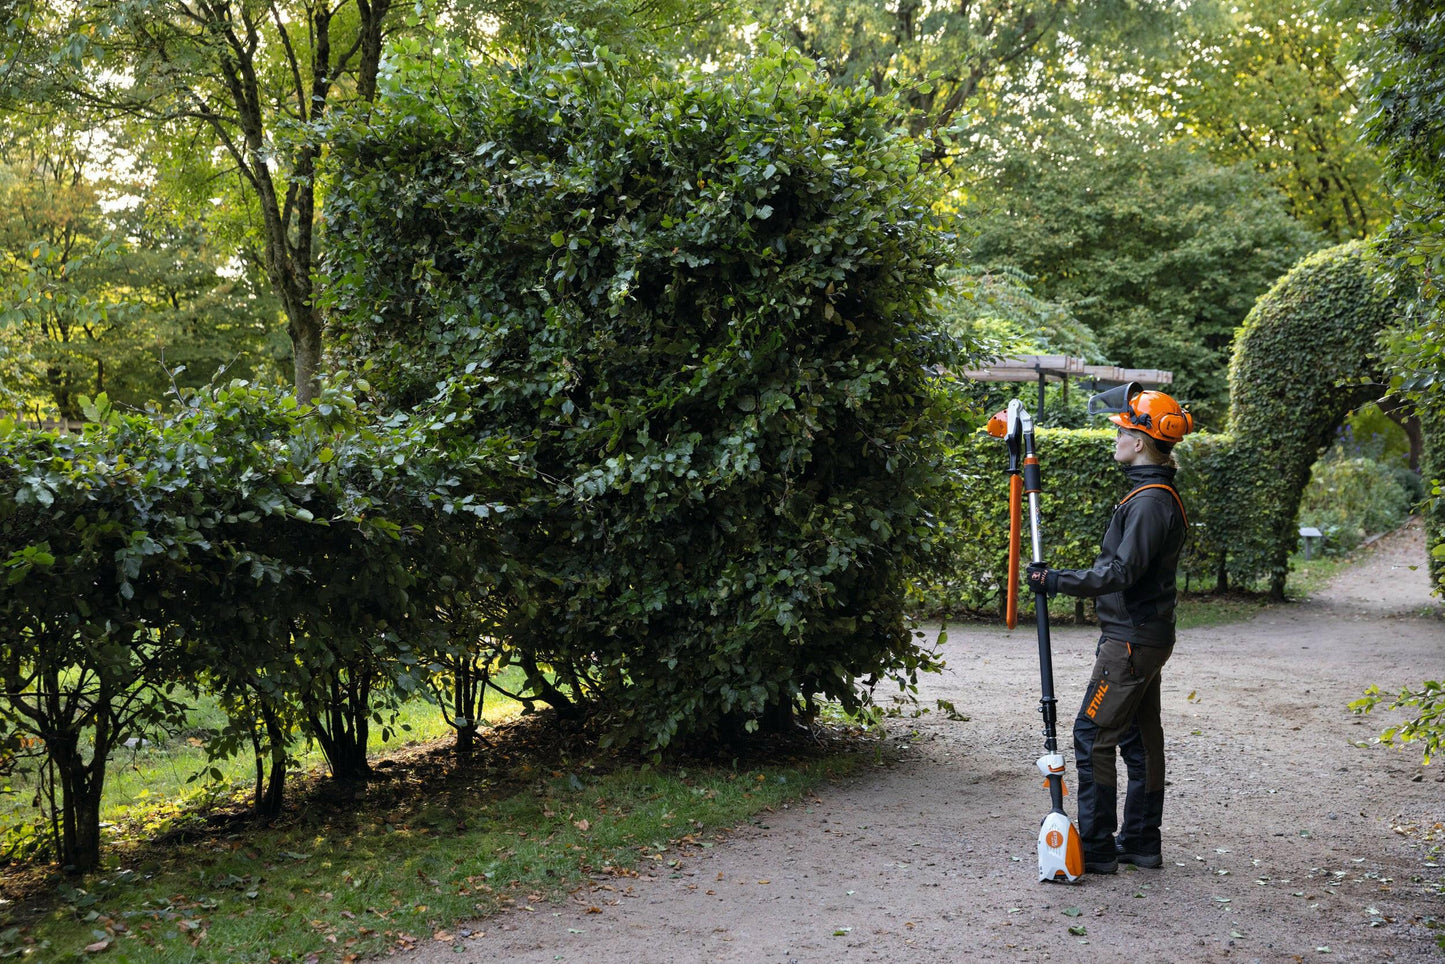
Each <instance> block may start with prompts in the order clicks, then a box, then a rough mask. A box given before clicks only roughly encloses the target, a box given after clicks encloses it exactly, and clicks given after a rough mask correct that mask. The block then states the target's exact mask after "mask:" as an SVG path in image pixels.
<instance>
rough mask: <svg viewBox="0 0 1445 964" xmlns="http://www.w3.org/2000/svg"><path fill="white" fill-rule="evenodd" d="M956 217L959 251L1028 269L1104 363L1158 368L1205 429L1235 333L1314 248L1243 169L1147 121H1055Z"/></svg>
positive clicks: (1212, 420)
mask: <svg viewBox="0 0 1445 964" xmlns="http://www.w3.org/2000/svg"><path fill="white" fill-rule="evenodd" d="M966 212H967V213H969V214H972V215H974V216H976V218H977V224H978V231H979V234H978V238H977V240H976V241H975V242H974V243H973V245H972V252H971V254H972V257H973V258H975V259H977V260H978V261H980V262H982V263H984V264H990V265H993V264H1004V265H1017V266H1018V267H1021V268H1022V269H1023V270H1025V271H1026V272H1028V273H1029V275H1031V276H1033V277H1034V278H1035V279H1036V280H1035V282H1034V284H1033V290H1034V293H1035V294H1036V295H1037V296H1038V297H1040V298H1043V299H1046V300H1048V301H1050V302H1057V303H1060V304H1063V305H1066V306H1067V307H1068V308H1069V310H1070V311H1071V312H1072V313H1073V315H1074V316H1075V317H1077V318H1078V319H1079V320H1080V321H1082V322H1083V323H1084V324H1085V325H1087V326H1088V327H1089V328H1090V329H1092V330H1093V331H1094V332H1095V334H1096V336H1097V337H1098V339H1099V342H1100V344H1101V345H1102V347H1103V351H1104V354H1105V355H1107V356H1108V358H1109V359H1111V360H1112V361H1113V362H1115V363H1116V364H1120V365H1128V366H1132V367H1136V368H1163V369H1168V370H1172V371H1173V372H1174V377H1175V382H1174V387H1173V388H1171V393H1173V394H1175V396H1176V397H1178V398H1179V399H1180V400H1181V401H1183V402H1184V403H1185V404H1186V405H1188V406H1189V408H1190V409H1191V411H1192V412H1193V413H1194V414H1195V417H1196V421H1197V422H1198V423H1199V424H1201V425H1202V426H1206V427H1211V426H1212V427H1218V426H1220V425H1221V424H1222V422H1223V421H1224V416H1225V412H1226V406H1225V368H1226V362H1227V357H1228V352H1229V349H1230V345H1231V343H1232V342H1233V339H1234V332H1235V329H1236V328H1237V327H1238V325H1239V323H1240V321H1241V320H1242V319H1243V318H1244V316H1245V314H1246V313H1247V312H1248V311H1249V309H1250V306H1251V305H1252V304H1253V302H1254V299H1255V298H1256V297H1257V296H1258V295H1259V294H1261V293H1263V292H1264V291H1265V290H1266V289H1267V288H1268V287H1269V285H1270V284H1271V283H1273V281H1274V280H1275V279H1277V278H1278V277H1279V276H1280V275H1281V274H1283V273H1284V272H1285V271H1286V270H1287V269H1288V268H1289V266H1290V265H1292V264H1293V263H1294V262H1295V261H1296V260H1297V259H1298V258H1299V257H1300V256H1302V255H1303V254H1305V253H1307V252H1308V251H1310V250H1312V249H1313V248H1314V247H1315V245H1316V243H1317V242H1316V239H1315V237H1314V235H1313V234H1312V233H1311V232H1309V231H1308V230H1307V229H1305V228H1304V227H1302V226H1301V225H1300V224H1299V223H1298V222H1296V221H1295V220H1293V219H1292V218H1290V217H1289V216H1288V215H1287V214H1286V213H1285V212H1284V210H1283V209H1282V207H1281V205H1280V202H1279V198H1278V196H1277V195H1275V194H1274V193H1273V191H1272V190H1271V189H1270V188H1269V187H1268V185H1267V184H1266V183H1265V182H1264V181H1263V179H1262V178H1261V177H1260V176H1259V175H1258V174H1257V173H1255V172H1254V171H1253V170H1251V169H1249V168H1247V167H1245V166H1235V167H1220V166H1218V165H1216V164H1214V163H1212V162H1211V161H1209V160H1208V158H1207V156H1206V155H1205V153H1204V151H1203V150H1202V149H1201V147H1200V145H1198V144H1195V143H1192V142H1187V141H1184V142H1181V141H1174V142H1171V141H1169V140H1168V139H1167V134H1166V132H1163V131H1160V130H1158V129H1153V128H1148V129H1144V130H1141V131H1137V132H1134V133H1119V132H1115V131H1111V130H1109V129H1107V128H1106V127H1104V126H1103V125H1095V126H1093V127H1091V128H1088V129H1086V130H1084V131H1082V132H1080V131H1076V130H1075V129H1074V127H1073V124H1072V123H1065V124H1059V125H1057V126H1056V127H1055V128H1053V129H1051V131H1050V132H1049V134H1048V135H1047V139H1046V140H1044V142H1043V143H1042V144H1041V145H1040V147H1039V148H1038V149H1036V150H1031V151H1027V152H1014V153H1010V154H1008V155H1007V156H1006V157H1004V158H1003V159H1002V160H1001V161H1000V163H999V165H998V168H997V170H996V171H995V172H994V173H993V174H992V175H991V176H989V177H988V179H987V180H985V181H984V182H983V183H982V184H980V185H978V186H977V187H976V189H975V192H974V195H973V197H972V198H971V200H970V203H969V205H968V207H967V208H966Z"/></svg>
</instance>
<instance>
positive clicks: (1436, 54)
mask: <svg viewBox="0 0 1445 964" xmlns="http://www.w3.org/2000/svg"><path fill="white" fill-rule="evenodd" d="M1379 26H1380V34H1379V42H1378V45H1377V47H1376V49H1375V52H1374V57H1373V61H1372V67H1373V68H1374V75H1373V77H1372V78H1371V82H1370V90H1369V97H1368V100H1367V108H1366V113H1367V117H1366V120H1365V124H1366V127H1367V129H1368V131H1369V136H1370V140H1371V141H1372V142H1373V143H1374V145H1375V146H1376V147H1378V148H1380V149H1381V150H1382V151H1383V152H1384V166H1385V170H1386V174H1387V180H1388V183H1389V187H1390V190H1391V193H1392V194H1393V195H1394V196H1395V200H1396V204H1397V208H1396V213H1395V218H1394V220H1393V221H1392V222H1391V224H1390V226H1389V229H1388V231H1387V232H1386V234H1385V236H1384V238H1382V241H1381V247H1382V253H1383V255H1384V264H1385V272H1386V280H1387V282H1388V283H1389V284H1391V285H1392V286H1393V287H1394V288H1395V290H1396V291H1397V292H1399V294H1400V296H1401V299H1402V300H1401V307H1402V309H1403V310H1402V315H1403V317H1402V318H1401V319H1400V323H1399V324H1398V325H1397V326H1396V327H1395V328H1394V329H1393V330H1392V331H1391V332H1390V333H1389V335H1388V337H1387V339H1386V347H1387V355H1386V357H1387V358H1388V360H1389V362H1390V365H1391V368H1392V370H1393V372H1394V378H1393V379H1392V387H1393V388H1394V389H1395V391H1396V392H1397V393H1399V394H1401V395H1403V396H1404V397H1405V398H1407V399H1409V400H1411V401H1413V402H1414V403H1415V405H1416V407H1417V409H1418V411H1419V412H1420V416H1421V420H1422V423H1423V424H1424V425H1425V426H1426V428H1427V431H1432V432H1433V433H1434V434H1435V437H1436V438H1440V437H1441V436H1440V434H1439V433H1441V432H1445V321H1442V317H1445V316H1442V305H1445V297H1442V289H1441V280H1440V279H1441V278H1442V276H1445V240H1442V235H1441V230H1440V228H1441V225H1442V224H1445V97H1442V95H1441V91H1442V89H1445V15H1442V13H1441V11H1440V10H1439V8H1438V6H1437V5H1436V4H1433V3H1427V2H1420V0H1394V2H1392V3H1391V4H1389V7H1388V10H1387V11H1386V12H1384V13H1383V14H1382V15H1381V17H1380V23H1379ZM1421 469H1422V470H1423V471H1424V474H1425V477H1426V478H1427V479H1431V480H1434V483H1435V485H1436V486H1438V485H1439V482H1440V480H1441V479H1445V445H1441V446H1437V447H1436V450H1435V451H1434V452H1433V453H1431V452H1428V451H1427V453H1426V459H1425V461H1424V462H1423V463H1422V465H1421ZM1438 496H1439V493H1438V492H1437V493H1436V498H1435V499H1434V500H1433V502H1432V505H1431V509H1430V515H1429V518H1430V529H1431V531H1430V534H1429V539H1430V546H1431V553H1432V554H1431V567H1432V572H1434V574H1435V577H1436V579H1437V580H1440V581H1442V582H1445V548H1442V547H1445V503H1442V502H1441V500H1440V498H1439V497H1438Z"/></svg>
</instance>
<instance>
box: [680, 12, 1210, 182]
mask: <svg viewBox="0 0 1445 964" xmlns="http://www.w3.org/2000/svg"><path fill="white" fill-rule="evenodd" d="M736 6H737V9H738V11H739V13H740V16H737V17H736V18H734V19H733V20H732V21H731V22H729V21H726V20H717V21H713V22H712V23H711V24H710V25H709V26H710V27H711V28H712V29H711V30H708V31H705V32H700V34H699V36H698V41H697V43H696V46H695V47H694V51H695V56H697V57H699V58H700V59H702V58H712V59H716V60H718V61H720V62H721V63H723V64H724V65H725V66H731V65H732V64H734V63H736V62H737V60H738V59H739V58H740V57H744V56H746V55H747V52H749V51H751V50H753V49H754V48H755V46H756V45H757V44H758V41H757V40H756V39H755V37H756V36H757V35H758V34H759V33H761V35H762V37H763V38H764V39H765V40H766V39H767V38H773V37H775V38H777V39H778V40H780V41H782V42H784V43H787V44H790V45H791V46H793V47H794V48H795V49H796V50H798V51H799V52H800V53H802V54H803V55H804V56H806V57H809V58H811V59H813V60H816V61H817V62H818V63H819V64H820V65H822V67H823V69H824V70H825V71H826V72H827V74H828V75H829V76H830V77H831V78H833V79H834V80H835V82H837V83H839V84H841V85H843V86H848V87H852V86H856V85H858V84H867V85H869V86H870V87H872V88H873V89H874V90H875V91H877V92H879V93H885V94H892V93H894V92H896V93H897V100H898V102H899V103H900V113H901V114H904V115H905V116H907V118H908V120H909V123H910V124H911V125H912V128H913V130H914V131H915V132H918V133H923V132H925V131H926V132H927V133H928V135H929V137H930V138H931V139H933V142H934V147H935V150H934V152H933V157H934V159H936V160H940V161H943V162H944V163H948V161H949V159H950V154H951V153H953V152H956V151H962V152H968V151H970V150H977V149H978V144H977V143H976V141H971V139H970V138H969V137H967V136H966V135H968V134H978V133H979V132H983V133H984V134H985V137H984V138H983V139H984V140H994V141H1007V140H1009V139H1010V134H1011V133H1014V132H1005V131H1003V130H1002V129H1001V128H1002V127H1003V124H1001V123H1000V120H1001V119H1004V118H1006V119H1008V120H1016V119H1017V115H1018V114H1019V113H1026V112H1027V108H1021V106H1020V105H1021V104H1022V103H1029V104H1036V103H1037V102H1038V101H1039V100H1046V99H1048V98H1049V97H1050V96H1051V95H1052V94H1053V92H1054V91H1055V90H1057V88H1058V85H1059V83H1060V80H1061V75H1063V74H1064V73H1065V72H1066V71H1072V70H1076V69H1078V68H1079V67H1080V66H1081V64H1082V63H1091V64H1092V63H1098V62H1100V61H1113V62H1116V63H1124V62H1132V61H1134V60H1136V59H1138V58H1141V57H1149V56H1151V55H1157V54H1158V53H1160V52H1162V51H1163V50H1165V49H1167V48H1168V47H1169V46H1170V45H1171V44H1172V42H1173V41H1174V39H1175V34H1176V32H1177V31H1179V30H1181V29H1184V28H1185V25H1186V24H1187V23H1188V22H1189V20H1190V19H1191V17H1192V15H1193V13H1194V10H1193V9H1191V6H1197V5H1170V4H1139V3H1135V2H1127V0H1126V2H1118V0H1100V2H1094V3H1088V4H1078V3H1072V2H1069V0H986V2H982V3H968V4H927V5H920V4H910V3H896V4H884V3H876V2H872V0H740V2H738V3H737V4H736ZM1067 80H1068V82H1070V83H1077V76H1076V75H1073V74H1070V75H1069V76H1068V77H1067ZM990 115H992V116H990Z"/></svg>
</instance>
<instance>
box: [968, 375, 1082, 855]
mask: <svg viewBox="0 0 1445 964" xmlns="http://www.w3.org/2000/svg"><path fill="white" fill-rule="evenodd" d="M988 434H990V435H992V436H994V437H996V438H1001V439H1003V440H1004V442H1005V443H1007V445H1008V475H1009V534H1008V539H1009V541H1008V547H1009V548H1008V558H1009V561H1008V600H1007V607H1006V610H1005V617H1006V619H1007V622H1008V627H1009V629H1013V628H1014V627H1015V626H1017V625H1018V596H1019V537H1020V535H1021V533H1020V531H1019V530H1020V528H1021V521H1022V520H1021V515H1022V503H1023V498H1022V497H1023V496H1024V495H1025V494H1027V495H1028V497H1029V530H1030V532H1031V533H1032V535H1033V561H1034V562H1037V563H1042V562H1043V561H1044V558H1043V538H1042V537H1041V536H1040V534H1039V493H1041V492H1042V491H1043V483H1042V480H1041V478H1040V476H1039V458H1038V453H1037V451H1036V450H1035V448H1034V420H1033V418H1032V417H1031V416H1030V415H1029V413H1028V412H1027V411H1026V410H1025V409H1024V406H1023V403H1022V402H1020V401H1019V400H1018V399H1014V400H1013V401H1012V402H1009V406H1008V408H1007V409H1005V410H1004V411H1002V412H999V413H998V414H997V415H995V416H994V417H993V418H992V419H990V420H989V423H988ZM1034 618H1035V622H1037V624H1038V634H1039V681H1040V683H1041V684H1042V689H1043V696H1042V698H1041V699H1040V700H1039V712H1040V713H1041V714H1043V718H1044V755H1043V756H1041V757H1039V759H1038V764H1037V765H1038V768H1039V772H1040V773H1042V774H1043V775H1044V780H1045V781H1046V783H1047V786H1048V788H1049V798H1050V800H1051V802H1052V803H1053V809H1052V810H1051V811H1050V813H1049V814H1048V815H1047V816H1046V817H1044V819H1043V822H1042V823H1041V824H1040V825H1039V880H1041V881H1054V880H1059V879H1060V878H1063V879H1064V880H1066V881H1074V880H1078V879H1079V877H1081V876H1082V875H1083V873H1084V848H1083V843H1082V841H1080V839H1079V831H1078V829H1077V828H1076V827H1075V826H1074V823H1073V821H1072V820H1070V819H1069V815H1068V814H1066V813H1065V812H1064V757H1063V754H1061V753H1059V738H1058V730H1057V716H1058V713H1057V709H1058V700H1056V699H1055V698H1054V654H1053V647H1052V645H1051V644H1050V642H1049V604H1048V599H1047V598H1046V597H1045V595H1044V593H1043V592H1041V591H1035V593H1034Z"/></svg>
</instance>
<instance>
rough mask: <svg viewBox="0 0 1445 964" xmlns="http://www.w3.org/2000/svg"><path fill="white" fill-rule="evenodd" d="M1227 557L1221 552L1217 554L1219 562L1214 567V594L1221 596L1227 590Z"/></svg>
mask: <svg viewBox="0 0 1445 964" xmlns="http://www.w3.org/2000/svg"><path fill="white" fill-rule="evenodd" d="M1228 559H1229V556H1228V555H1227V554H1226V553H1224V552H1221V553H1220V554H1219V563H1218V565H1216V566H1215V568H1214V594H1215V595H1216V596H1222V595H1224V594H1225V593H1227V592H1229V566H1228V564H1227V563H1228Z"/></svg>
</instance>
